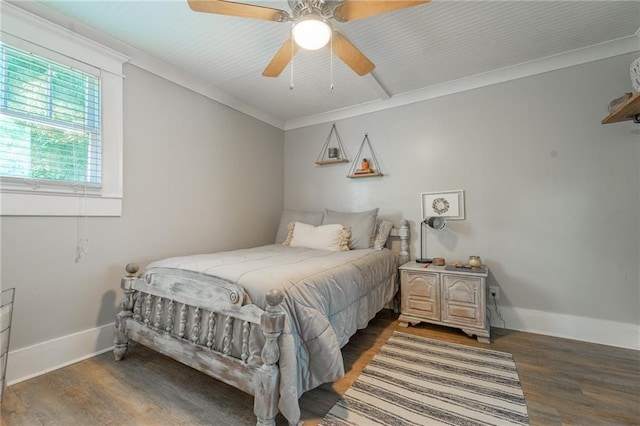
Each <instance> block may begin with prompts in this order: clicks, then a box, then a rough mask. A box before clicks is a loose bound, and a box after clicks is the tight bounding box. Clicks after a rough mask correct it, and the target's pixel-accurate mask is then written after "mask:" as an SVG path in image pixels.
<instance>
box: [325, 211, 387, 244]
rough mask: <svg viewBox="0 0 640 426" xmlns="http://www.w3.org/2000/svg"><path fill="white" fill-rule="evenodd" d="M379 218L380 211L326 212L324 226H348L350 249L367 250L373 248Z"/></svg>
mask: <svg viewBox="0 0 640 426" xmlns="http://www.w3.org/2000/svg"><path fill="white" fill-rule="evenodd" d="M377 218H378V209H373V210H369V211H364V212H357V213H353V212H336V211H332V210H325V211H324V217H323V218H322V224H323V225H328V224H331V223H334V224H335V223H338V224H341V225H346V226H348V227H349V228H350V229H351V240H350V241H349V248H350V249H351V250H354V249H366V248H371V247H373V238H374V236H375V231H376V219H377Z"/></svg>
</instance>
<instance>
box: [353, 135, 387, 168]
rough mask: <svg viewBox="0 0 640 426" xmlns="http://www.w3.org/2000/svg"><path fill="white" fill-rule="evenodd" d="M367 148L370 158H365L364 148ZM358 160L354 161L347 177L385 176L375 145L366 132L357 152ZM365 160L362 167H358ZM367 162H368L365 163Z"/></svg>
mask: <svg viewBox="0 0 640 426" xmlns="http://www.w3.org/2000/svg"><path fill="white" fill-rule="evenodd" d="M365 147H366V148H367V149H368V151H369V155H368V156H367V157H368V158H369V160H365V159H364V158H363V156H364V155H365V151H363V149H364V148H365ZM355 158H356V160H355V161H354V162H353V166H351V169H349V174H347V177H348V178H349V179H357V178H365V177H376V176H383V175H382V172H381V171H380V164H379V163H378V159H377V158H376V154H375V152H373V147H372V146H371V142H370V141H369V135H368V134H366V133H365V135H364V139H362V143H361V144H360V149H358V153H357V154H356V157H355ZM359 161H364V162H363V163H361V164H362V168H360V169H359V168H358V162H359ZM365 162H366V163H365Z"/></svg>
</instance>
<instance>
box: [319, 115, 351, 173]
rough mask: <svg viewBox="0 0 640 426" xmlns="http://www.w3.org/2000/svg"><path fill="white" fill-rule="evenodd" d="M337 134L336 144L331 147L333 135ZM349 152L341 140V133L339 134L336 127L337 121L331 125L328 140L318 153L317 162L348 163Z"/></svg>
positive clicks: (325, 163) (324, 163)
mask: <svg viewBox="0 0 640 426" xmlns="http://www.w3.org/2000/svg"><path fill="white" fill-rule="evenodd" d="M334 134H335V135H336V146H335V147H330V146H329V142H331V135H334ZM348 162H349V160H348V159H347V153H346V152H345V150H344V147H343V146H342V141H341V140H340V135H339V134H338V129H336V125H335V123H334V124H333V125H332V126H331V130H330V131H329V136H327V140H326V141H325V142H324V145H322V149H321V150H320V154H318V158H317V159H316V164H317V165H319V166H325V165H327V164H338V163H348Z"/></svg>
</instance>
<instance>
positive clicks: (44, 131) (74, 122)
mask: <svg viewBox="0 0 640 426" xmlns="http://www.w3.org/2000/svg"><path fill="white" fill-rule="evenodd" d="M100 138H101V119H100V80H99V79H98V78H97V77H95V76H93V75H90V74H87V73H84V72H82V71H77V70H73V69H70V68H68V67H66V66H63V65H61V64H58V63H56V62H52V61H49V60H47V59H44V58H41V57H38V56H37V55H33V54H30V53H29V52H25V51H23V50H20V49H15V48H13V47H10V46H8V45H6V44H4V43H0V176H2V177H3V178H5V179H7V178H9V179H11V180H12V181H13V182H14V183H18V182H20V181H22V183H24V184H25V185H29V186H31V187H37V186H38V185H39V182H40V181H44V182H47V183H48V184H49V185H55V184H61V185H59V186H58V188H56V189H58V190H63V188H65V187H66V188H70V189H72V188H74V187H75V188H78V187H80V186H82V187H84V186H91V187H92V188H93V189H99V188H101V187H102V176H101V164H102V157H101V151H102V150H101V144H100Z"/></svg>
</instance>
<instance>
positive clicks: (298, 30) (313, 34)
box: [291, 15, 331, 50]
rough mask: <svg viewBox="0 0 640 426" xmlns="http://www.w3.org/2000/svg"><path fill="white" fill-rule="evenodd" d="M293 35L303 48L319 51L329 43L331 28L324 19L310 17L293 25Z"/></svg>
mask: <svg viewBox="0 0 640 426" xmlns="http://www.w3.org/2000/svg"><path fill="white" fill-rule="evenodd" d="M291 35H292V36H293V40H294V41H295V42H296V44H297V45H298V46H300V47H301V48H303V49H307V50H317V49H320V48H322V47H324V46H326V45H327V43H329V39H331V27H330V26H329V24H328V23H327V22H326V21H325V20H324V19H321V18H319V17H317V16H315V15H310V16H306V17H304V18H302V19H301V20H299V21H298V22H296V23H295V24H293V28H292V29H291Z"/></svg>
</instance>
